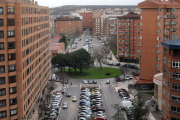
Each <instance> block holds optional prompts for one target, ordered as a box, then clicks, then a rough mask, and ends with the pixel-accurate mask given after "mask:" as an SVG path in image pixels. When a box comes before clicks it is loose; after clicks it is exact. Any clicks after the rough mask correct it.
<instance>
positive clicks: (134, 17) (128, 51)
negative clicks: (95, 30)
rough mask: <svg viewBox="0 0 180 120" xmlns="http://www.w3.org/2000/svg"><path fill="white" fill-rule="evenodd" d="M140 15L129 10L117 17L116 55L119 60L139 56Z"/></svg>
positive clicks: (131, 60)
mask: <svg viewBox="0 0 180 120" xmlns="http://www.w3.org/2000/svg"><path fill="white" fill-rule="evenodd" d="M139 23H140V15H138V14H136V13H133V12H130V13H128V14H127V15H124V16H121V17H117V55H118V60H119V61H120V62H133V61H135V60H136V59H138V58H139V56H138V55H139V39H141V38H140V30H139Z"/></svg>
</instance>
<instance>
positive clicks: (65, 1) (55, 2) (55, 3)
mask: <svg viewBox="0 0 180 120" xmlns="http://www.w3.org/2000/svg"><path fill="white" fill-rule="evenodd" d="M36 1H37V2H38V4H39V5H41V6H48V7H50V8H51V7H59V6H63V5H137V4H138V3H140V2H142V1H144V0H134V1H132V0H120V1H118V0H111V1H109V0H99V1H97V0H91V1H82V0H78V1H75V0H61V1H59V0H51V1H50V0H36Z"/></svg>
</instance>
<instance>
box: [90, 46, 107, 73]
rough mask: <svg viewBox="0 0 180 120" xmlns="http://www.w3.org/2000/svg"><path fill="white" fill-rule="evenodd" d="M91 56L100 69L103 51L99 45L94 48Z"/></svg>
mask: <svg viewBox="0 0 180 120" xmlns="http://www.w3.org/2000/svg"><path fill="white" fill-rule="evenodd" d="M92 57H94V59H95V60H97V62H98V63H99V65H100V69H101V70H102V59H103V58H104V53H103V52H102V50H101V49H100V48H99V47H96V48H94V50H93V55H92Z"/></svg>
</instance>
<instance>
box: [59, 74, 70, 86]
mask: <svg viewBox="0 0 180 120" xmlns="http://www.w3.org/2000/svg"><path fill="white" fill-rule="evenodd" d="M58 77H59V79H60V80H61V81H62V83H63V87H64V82H65V80H67V82H68V75H67V74H66V73H64V72H63V73H60V74H59V75H58Z"/></svg>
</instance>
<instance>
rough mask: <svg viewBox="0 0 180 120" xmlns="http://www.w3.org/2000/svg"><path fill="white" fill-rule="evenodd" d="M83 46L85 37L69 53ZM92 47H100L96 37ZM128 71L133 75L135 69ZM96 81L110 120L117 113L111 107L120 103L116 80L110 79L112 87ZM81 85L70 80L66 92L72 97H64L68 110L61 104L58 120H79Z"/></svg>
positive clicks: (77, 81) (74, 80) (103, 81)
mask: <svg viewBox="0 0 180 120" xmlns="http://www.w3.org/2000/svg"><path fill="white" fill-rule="evenodd" d="M84 34H86V35H88V36H90V35H89V34H88V33H84ZM83 44H84V36H83V35H82V36H81V41H79V42H78V44H77V48H76V49H71V48H70V47H69V49H70V51H69V52H73V51H75V50H78V49H81V48H83ZM92 45H93V47H100V44H99V41H98V40H97V38H96V37H94V38H92ZM102 66H103V67H113V68H117V69H121V67H120V66H109V65H106V64H102ZM127 69H128V70H127V71H128V72H127V74H131V73H132V72H135V70H134V69H130V68H127ZM54 72H55V70H53V71H52V73H54ZM96 80H97V82H98V85H99V87H100V89H101V92H102V99H103V107H104V108H105V116H106V118H107V119H108V120H110V118H111V117H112V116H113V115H114V114H115V112H116V111H115V110H114V109H112V107H111V105H113V104H119V103H120V99H119V96H118V94H117V93H116V92H115V88H114V83H115V80H114V78H110V79H109V80H110V82H111V84H110V85H108V84H106V80H107V79H96ZM71 83H72V85H71ZM81 85H82V80H78V79H69V83H68V84H67V88H66V92H67V91H70V93H71V97H66V94H65V95H64V97H63V101H62V103H63V102H67V104H68V108H67V109H62V104H61V109H60V114H59V116H58V120H78V111H79V109H78V107H79V96H80V88H81ZM122 87H123V83H122ZM126 87H127V86H126ZM72 96H76V97H77V101H76V102H72ZM124 115H125V114H124Z"/></svg>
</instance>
